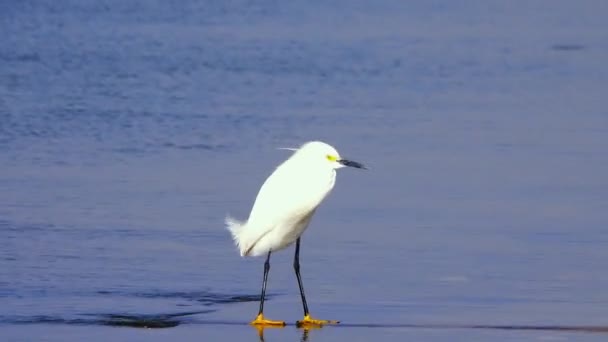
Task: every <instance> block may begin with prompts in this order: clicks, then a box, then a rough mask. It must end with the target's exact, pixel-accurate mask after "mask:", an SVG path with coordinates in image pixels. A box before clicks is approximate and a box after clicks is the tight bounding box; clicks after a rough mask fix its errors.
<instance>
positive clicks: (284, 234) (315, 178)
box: [226, 141, 363, 256]
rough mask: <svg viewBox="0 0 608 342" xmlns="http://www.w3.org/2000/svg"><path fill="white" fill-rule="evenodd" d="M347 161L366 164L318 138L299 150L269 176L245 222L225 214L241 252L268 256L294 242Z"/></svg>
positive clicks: (246, 254)
mask: <svg viewBox="0 0 608 342" xmlns="http://www.w3.org/2000/svg"><path fill="white" fill-rule="evenodd" d="M344 166H354V167H358V168H363V166H362V165H361V164H358V163H356V162H351V161H347V160H343V159H341V158H340V155H339V154H338V152H337V151H336V150H335V149H334V148H333V147H332V146H330V145H328V144H326V143H323V142H320V141H313V142H308V143H306V144H304V145H302V146H301V147H300V148H299V149H297V150H296V151H295V152H294V153H293V155H292V156H291V157H290V158H289V159H287V160H286V161H284V162H283V163H282V164H281V165H279V166H278V167H277V168H276V170H275V171H274V172H273V173H272V174H271V175H270V176H269V177H268V179H266V181H265V182H264V184H263V185H262V187H261V188H260V191H259V192H258V195H257V197H256V199H255V203H254V205H253V208H252V209H251V213H250V214H249V219H248V220H247V221H246V222H240V221H238V220H236V219H234V218H232V217H230V216H228V217H226V225H227V227H228V229H229V230H230V232H231V233H232V237H233V239H234V242H235V243H236V245H237V247H238V249H239V251H240V253H241V256H258V255H264V254H266V253H268V252H270V251H277V250H281V249H283V248H285V247H287V246H289V245H291V244H292V243H294V242H295V241H296V239H297V238H298V237H300V235H302V233H303V232H304V230H306V227H308V224H309V223H310V220H311V219H312V216H313V215H314V213H315V210H316V209H317V207H318V206H319V204H321V202H322V201H323V199H325V197H326V196H327V195H328V194H329V192H330V191H331V190H332V188H333V187H334V183H335V180H336V169H338V168H341V167H344Z"/></svg>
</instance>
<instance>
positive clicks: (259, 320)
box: [251, 252, 285, 326]
mask: <svg viewBox="0 0 608 342" xmlns="http://www.w3.org/2000/svg"><path fill="white" fill-rule="evenodd" d="M270 253H271V252H268V255H267V256H266V262H265V263H264V280H263V282H262V294H261V296H260V311H259V312H258V316H257V317H256V318H255V319H254V320H253V321H252V322H251V324H253V325H275V326H277V325H278V326H284V325H285V322H283V321H273V320H269V319H266V318H264V299H265V297H266V284H267V283H268V273H269V271H270Z"/></svg>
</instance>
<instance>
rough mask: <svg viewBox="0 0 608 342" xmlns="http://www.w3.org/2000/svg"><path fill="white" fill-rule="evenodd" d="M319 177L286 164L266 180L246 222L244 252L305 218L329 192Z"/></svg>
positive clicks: (328, 188) (329, 188) (326, 183)
mask: <svg viewBox="0 0 608 342" xmlns="http://www.w3.org/2000/svg"><path fill="white" fill-rule="evenodd" d="M322 178H323V177H318V176H317V175H311V174H310V173H309V172H308V173H307V170H305V168H301V167H297V165H296V166H295V167H292V166H291V165H289V164H283V165H281V166H279V167H278V168H277V169H276V170H275V171H274V172H273V173H272V174H271V175H270V177H268V179H266V181H265V182H264V184H263V185H262V187H261V188H260V191H259V192H258V195H257V197H256V200H255V203H254V205H253V208H252V210H251V214H250V215H249V220H248V222H247V235H248V238H247V240H248V243H247V244H248V248H251V247H252V246H253V245H254V244H255V242H257V241H258V240H259V239H261V238H262V237H263V236H265V235H266V234H268V233H269V232H270V231H272V230H273V229H280V228H281V227H285V228H284V229H289V228H291V227H293V226H294V225H296V224H298V223H300V222H301V221H302V220H304V219H305V218H307V217H308V216H309V215H310V214H311V213H312V212H313V211H314V210H315V209H316V208H317V206H318V205H319V204H320V203H321V201H322V200H323V199H324V198H325V196H326V195H327V193H328V192H329V191H330V190H331V186H328V184H329V182H328V181H326V182H324V181H323V179H322Z"/></svg>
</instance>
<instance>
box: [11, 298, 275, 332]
mask: <svg viewBox="0 0 608 342" xmlns="http://www.w3.org/2000/svg"><path fill="white" fill-rule="evenodd" d="M96 294H97V295H99V296H112V297H126V298H128V297H136V298H150V299H178V300H188V301H193V302H196V303H197V304H198V305H202V306H204V307H208V309H205V310H195V311H187V312H172V313H157V314H148V313H144V314H141V313H132V312H114V313H107V312H106V313H82V314H77V315H75V316H72V317H65V316H59V315H58V316H53V315H32V316H0V324H67V325H107V326H116V327H131V328H172V327H176V326H178V325H181V324H184V323H195V322H196V321H195V320H193V318H192V317H193V316H195V315H202V314H207V313H211V312H215V311H217V309H216V308H213V306H215V305H225V304H234V303H244V302H253V301H258V300H259V295H249V294H226V293H213V292H208V291H193V292H162V291H150V292H120V291H98V292H96ZM266 297H267V300H268V299H271V298H272V297H274V296H272V295H271V296H266ZM121 300H123V299H121Z"/></svg>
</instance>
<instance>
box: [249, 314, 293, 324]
mask: <svg viewBox="0 0 608 342" xmlns="http://www.w3.org/2000/svg"><path fill="white" fill-rule="evenodd" d="M249 324H251V325H256V326H257V325H263V326H273V327H284V326H285V322H283V321H273V320H270V319H266V318H264V315H263V314H259V315H258V316H257V317H256V318H255V319H254V320H253V321H251V323H249Z"/></svg>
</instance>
